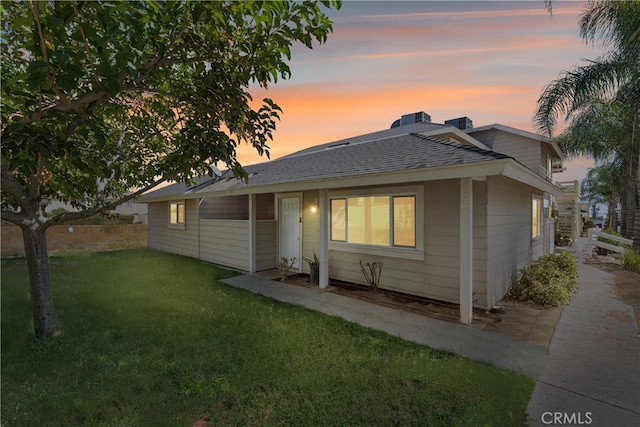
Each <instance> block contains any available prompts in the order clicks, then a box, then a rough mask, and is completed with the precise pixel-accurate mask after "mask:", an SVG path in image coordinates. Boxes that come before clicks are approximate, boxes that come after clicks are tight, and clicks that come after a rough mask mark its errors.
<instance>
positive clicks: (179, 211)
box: [169, 202, 184, 225]
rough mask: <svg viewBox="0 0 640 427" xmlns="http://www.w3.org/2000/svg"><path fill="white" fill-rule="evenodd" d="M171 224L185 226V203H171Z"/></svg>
mask: <svg viewBox="0 0 640 427" xmlns="http://www.w3.org/2000/svg"><path fill="white" fill-rule="evenodd" d="M169 224H170V225H184V202H171V203H170V204H169Z"/></svg>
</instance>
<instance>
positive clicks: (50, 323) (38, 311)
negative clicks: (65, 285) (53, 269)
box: [22, 226, 60, 338]
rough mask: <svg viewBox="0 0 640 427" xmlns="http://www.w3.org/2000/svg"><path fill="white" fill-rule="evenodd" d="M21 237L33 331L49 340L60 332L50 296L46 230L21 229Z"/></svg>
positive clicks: (39, 228) (37, 335) (40, 228)
mask: <svg viewBox="0 0 640 427" xmlns="http://www.w3.org/2000/svg"><path fill="white" fill-rule="evenodd" d="M22 237H23V240H24V251H25V255H26V257H27V269H28V270H29V290H30V292H31V311H32V314H33V330H34V332H35V334H36V337H37V338H50V337H53V336H56V335H58V334H59V333H60V332H59V330H58V327H57V323H56V313H55V309H54V306H53V296H52V295H51V279H50V277H49V259H48V256H47V238H46V228H45V227H42V226H40V227H37V228H35V227H34V228H31V227H22Z"/></svg>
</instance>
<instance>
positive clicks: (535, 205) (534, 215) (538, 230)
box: [531, 194, 542, 238]
mask: <svg viewBox="0 0 640 427" xmlns="http://www.w3.org/2000/svg"><path fill="white" fill-rule="evenodd" d="M540 234H542V198H541V197H540V196H538V195H537V194H534V195H533V196H531V238H536V237H538V236H539V235H540Z"/></svg>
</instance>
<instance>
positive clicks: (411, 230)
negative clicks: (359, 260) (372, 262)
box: [331, 195, 416, 248]
mask: <svg viewBox="0 0 640 427" xmlns="http://www.w3.org/2000/svg"><path fill="white" fill-rule="evenodd" d="M331 240H332V241H334V242H346V243H353V244H361V245H373V246H383V247H409V248H415V247H416V196H415V195H398V196H396V195H376V196H357V197H341V198H333V199H331Z"/></svg>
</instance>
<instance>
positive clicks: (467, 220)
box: [460, 178, 473, 325]
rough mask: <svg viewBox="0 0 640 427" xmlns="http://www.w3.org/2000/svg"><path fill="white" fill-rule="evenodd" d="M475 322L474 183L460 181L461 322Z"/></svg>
mask: <svg viewBox="0 0 640 427" xmlns="http://www.w3.org/2000/svg"><path fill="white" fill-rule="evenodd" d="M472 320H473V181H472V179H471V178H462V179H460V322H461V323H464V324H465V325H470V324H471V321H472Z"/></svg>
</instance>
